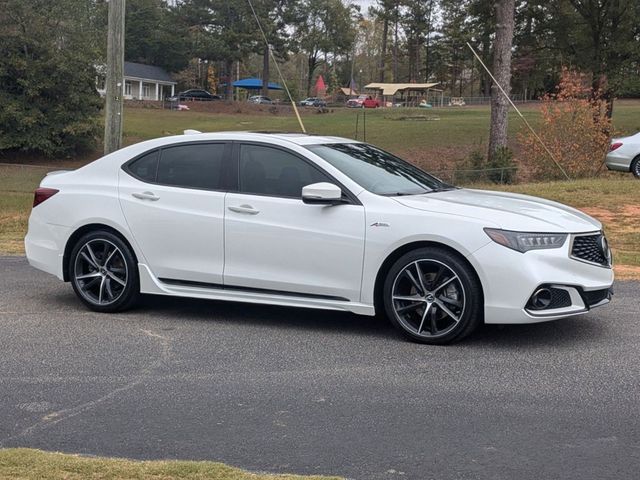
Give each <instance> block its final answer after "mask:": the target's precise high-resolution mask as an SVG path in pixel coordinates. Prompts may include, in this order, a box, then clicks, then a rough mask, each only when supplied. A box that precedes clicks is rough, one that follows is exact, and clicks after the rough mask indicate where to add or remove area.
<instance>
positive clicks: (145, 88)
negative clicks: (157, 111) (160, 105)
mask: <svg viewBox="0 0 640 480" xmlns="http://www.w3.org/2000/svg"><path fill="white" fill-rule="evenodd" d="M142 98H151V84H149V83H143V84H142Z"/></svg>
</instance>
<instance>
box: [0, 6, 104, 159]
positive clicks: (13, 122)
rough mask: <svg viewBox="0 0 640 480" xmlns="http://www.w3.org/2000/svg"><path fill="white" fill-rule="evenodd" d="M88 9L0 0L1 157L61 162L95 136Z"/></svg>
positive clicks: (93, 29) (94, 34) (93, 33)
mask: <svg viewBox="0 0 640 480" xmlns="http://www.w3.org/2000/svg"><path fill="white" fill-rule="evenodd" d="M94 7H95V5H94V3H93V2H87V1H85V0H57V1H55V2H51V1H49V0H32V1H30V2H24V1H23V0H0V44H1V45H2V55H1V56H0V151H2V150H23V151H33V152H38V153H42V154H45V155H50V156H53V155H64V154H70V153H73V152H76V151H79V150H83V149H86V148H89V147H92V146H93V145H94V143H95V140H96V139H97V136H98V134H99V131H100V123H99V117H98V114H99V111H100V105H101V102H100V98H99V96H98V92H97V90H96V83H95V82H96V69H95V65H96V63H97V61H98V58H97V57H98V52H99V48H98V45H97V41H96V39H97V38H100V36H101V35H100V34H101V33H102V32H99V30H98V28H97V26H96V24H95V22H94V20H95V13H96V12H95V10H94Z"/></svg>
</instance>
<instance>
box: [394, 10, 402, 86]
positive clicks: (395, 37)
mask: <svg viewBox="0 0 640 480" xmlns="http://www.w3.org/2000/svg"><path fill="white" fill-rule="evenodd" d="M398 9H399V2H396V7H395V14H394V20H393V21H394V22H395V23H394V27H393V28H394V32H393V83H397V82H398V23H399V21H400V18H399V15H400V13H399V11H398Z"/></svg>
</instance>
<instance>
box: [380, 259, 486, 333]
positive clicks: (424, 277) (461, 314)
mask: <svg viewBox="0 0 640 480" xmlns="http://www.w3.org/2000/svg"><path fill="white" fill-rule="evenodd" d="M383 296H384V307H385V312H386V314H387V317H388V318H389V319H390V320H391V323H392V324H393V325H394V326H395V327H396V328H398V329H399V330H400V331H401V332H402V333H403V334H404V335H405V336H406V337H407V338H409V339H411V340H413V341H417V342H421V343H430V344H445V343H451V342H454V341H457V340H461V339H462V338H464V337H466V336H467V335H469V334H470V333H471V332H472V331H473V330H474V329H475V328H476V327H477V326H478V325H479V324H480V322H481V321H482V301H483V297H482V289H481V286H480V282H479V281H478V279H477V277H476V275H475V273H474V272H473V270H472V269H471V268H470V267H469V266H468V264H467V263H466V262H464V260H462V259H461V258H460V257H459V256H458V255H456V254H455V253H452V252H450V251H448V250H445V249H441V248H420V249H416V250H413V251H411V252H408V253H406V254H405V255H403V256H402V257H400V258H399V259H398V260H397V261H396V262H395V263H394V264H393V265H392V266H391V268H390V270H389V272H388V274H387V277H386V279H385V282H384V286H383Z"/></svg>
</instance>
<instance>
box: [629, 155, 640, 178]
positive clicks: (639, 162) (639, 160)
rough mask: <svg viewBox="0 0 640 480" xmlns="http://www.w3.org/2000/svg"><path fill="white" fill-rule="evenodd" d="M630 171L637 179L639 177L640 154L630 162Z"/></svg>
mask: <svg viewBox="0 0 640 480" xmlns="http://www.w3.org/2000/svg"><path fill="white" fill-rule="evenodd" d="M631 173H633V176H634V177H636V178H637V179H640V155H639V156H637V157H636V158H635V159H634V160H633V162H631Z"/></svg>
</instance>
